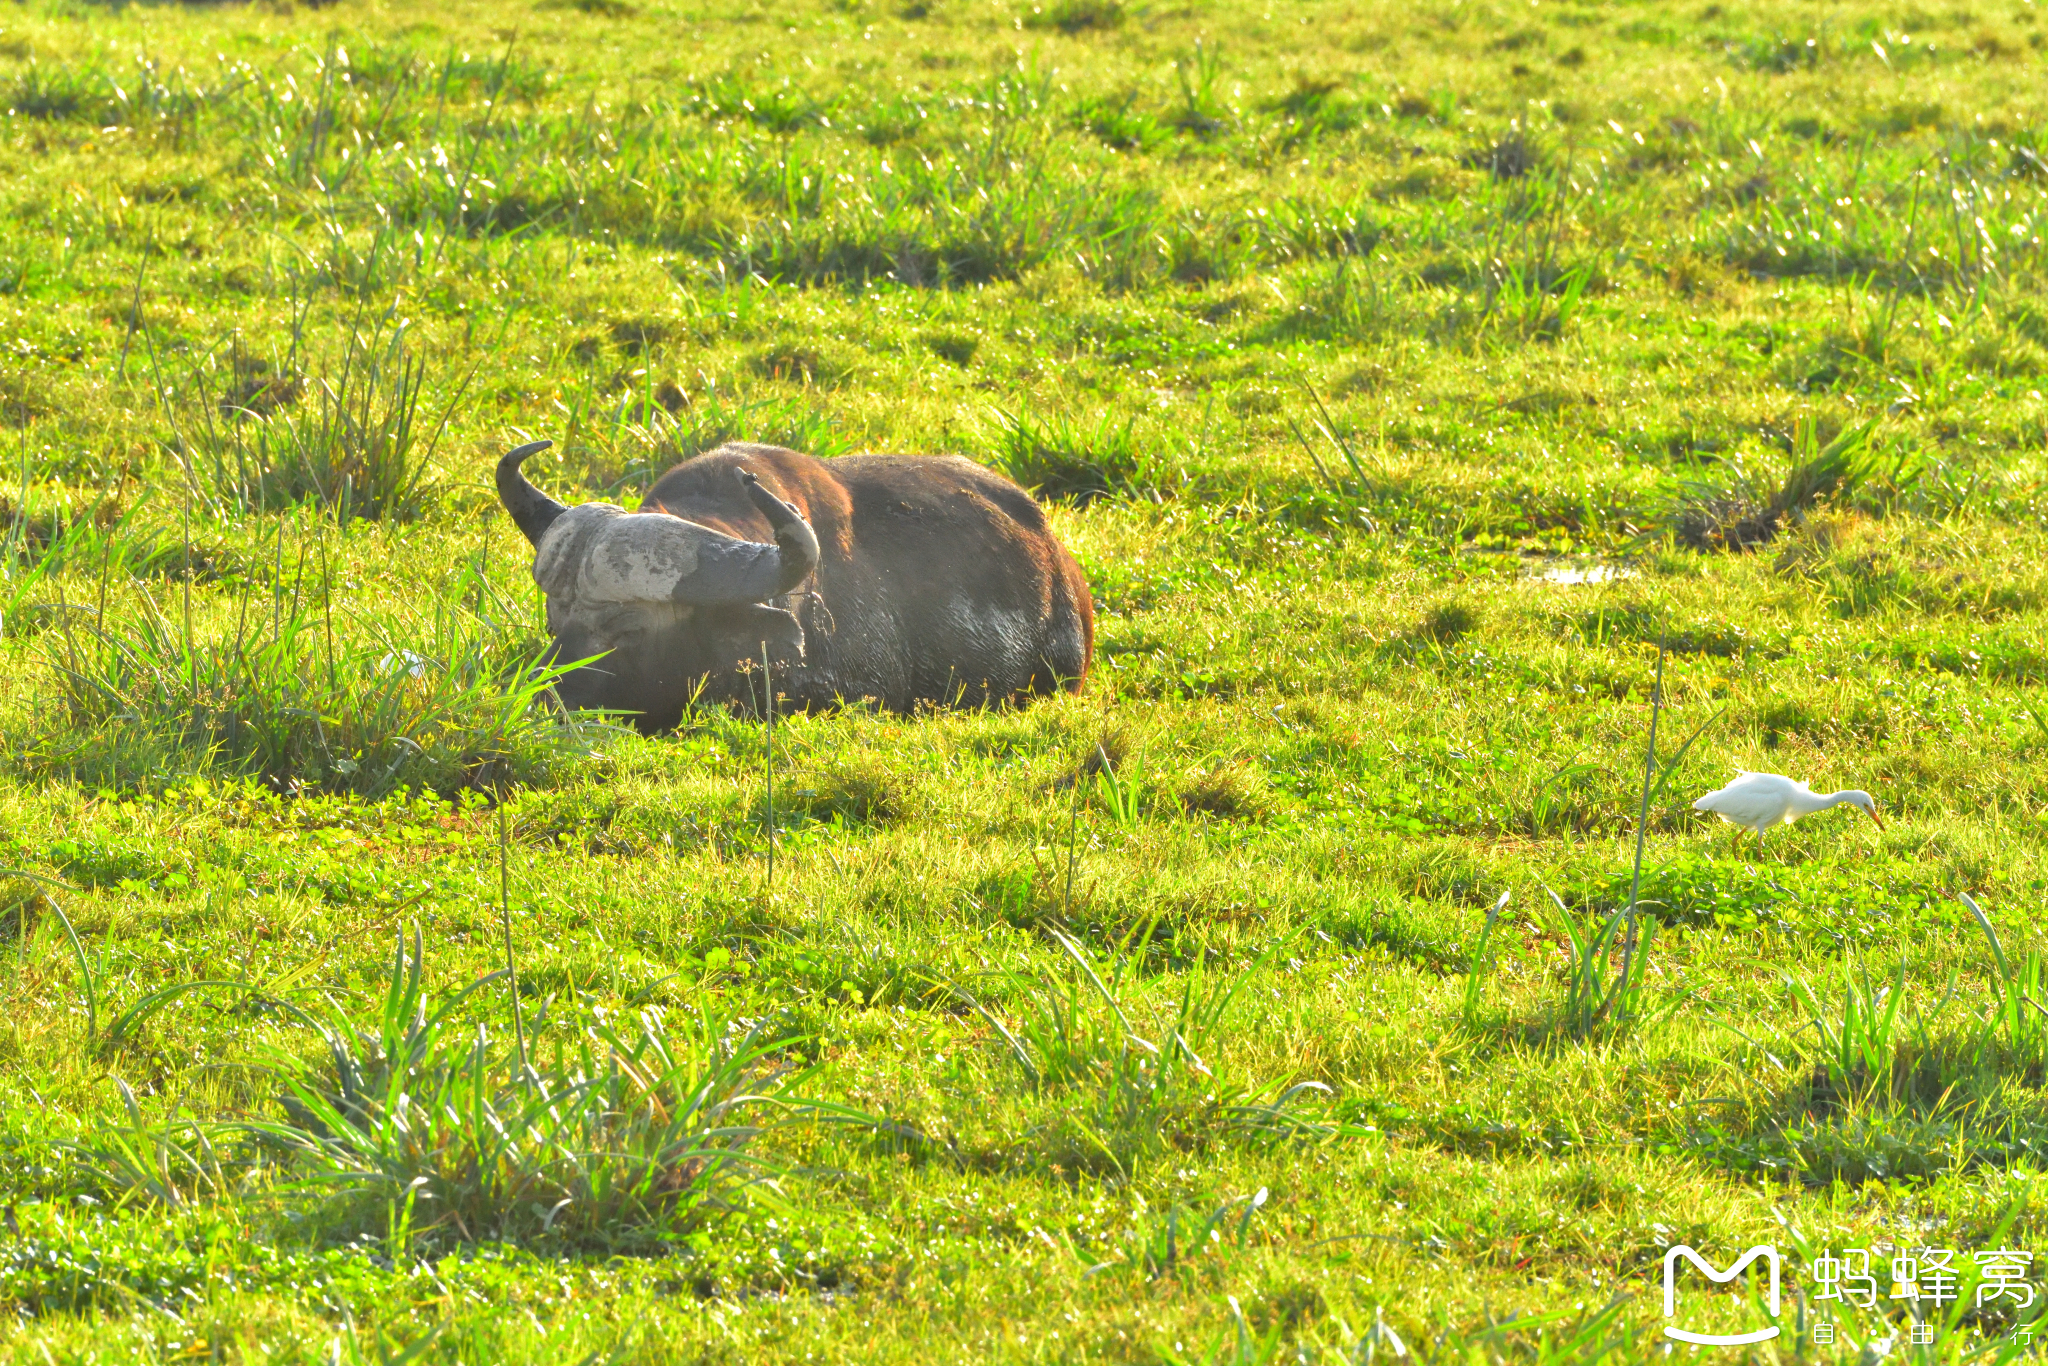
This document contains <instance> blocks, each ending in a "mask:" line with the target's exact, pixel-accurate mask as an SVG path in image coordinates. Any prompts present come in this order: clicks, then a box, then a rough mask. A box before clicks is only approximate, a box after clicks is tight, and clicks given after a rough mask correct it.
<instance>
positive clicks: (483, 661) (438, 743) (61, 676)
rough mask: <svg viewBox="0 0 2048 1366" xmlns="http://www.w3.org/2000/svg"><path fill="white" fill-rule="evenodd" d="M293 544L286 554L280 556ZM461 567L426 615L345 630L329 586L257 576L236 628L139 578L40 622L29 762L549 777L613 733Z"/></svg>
mask: <svg viewBox="0 0 2048 1366" xmlns="http://www.w3.org/2000/svg"><path fill="white" fill-rule="evenodd" d="M281 555H282V551H281V550H280V557H281ZM473 587H474V584H472V583H471V581H470V575H467V574H465V575H463V576H461V577H460V579H459V581H458V582H457V583H456V584H455V585H454V586H453V588H452V589H451V591H450V592H448V593H447V594H446V595H444V596H442V597H440V598H437V599H436V600H434V602H433V603H432V605H431V607H430V609H429V612H428V613H427V614H425V615H424V617H423V618H416V619H409V620H408V619H377V618H369V619H360V620H358V621H356V622H355V623H354V624H353V625H354V629H353V631H352V632H351V635H352V636H353V637H354V639H352V640H342V641H337V639H336V637H335V630H334V621H333V612H332V609H331V606H330V602H329V598H330V591H329V590H330V585H329V584H327V583H324V582H322V583H315V584H313V585H311V591H310V592H309V591H307V589H308V585H307V584H306V582H305V576H304V574H303V573H302V574H301V576H300V581H299V583H298V584H297V585H295V586H290V587H288V586H287V584H286V583H285V582H284V580H283V578H282V577H280V578H279V579H278V580H277V581H276V582H274V583H273V585H272V590H271V593H270V594H269V595H268V600H267V601H266V600H264V599H263V598H262V597H261V596H259V595H258V594H256V593H255V592H253V591H251V590H249V589H246V588H245V590H244V592H243V595H242V599H241V602H240V604H239V605H238V608H237V610H236V614H235V622H234V627H233V629H232V630H231V631H227V630H223V631H221V632H220V633H219V634H216V635H210V636H207V637H205V638H201V637H198V636H195V634H194V632H193V628H192V624H191V617H190V611H189V605H188V606H187V609H186V611H185V612H184V613H183V615H182V619H179V618H177V617H174V616H172V615H169V614H167V613H165V612H164V611H163V610H162V609H160V608H159V607H158V605H157V604H156V602H155V601H154V600H153V599H152V598H151V597H150V595H149V594H148V592H147V591H146V590H142V589H140V588H137V589H136V590H135V591H134V592H133V593H132V595H131V603H130V605H129V606H127V607H125V608H120V609H118V610H107V609H106V607H105V604H104V602H103V603H102V609H101V611H100V612H99V613H97V614H94V615H86V614H83V613H80V612H67V613H63V614H62V615H61V617H60V622H61V625H62V629H61V630H52V631H48V632H46V633H45V635H46V645H45V655H46V657H47V659H48V661H49V663H50V665H51V667H52V669H53V671H54V673H55V676H56V679H55V688H54V690H53V692H54V701H55V704H56V705H55V707H54V709H52V711H51V712H46V713H45V714H44V720H45V722H46V723H47V724H46V727H45V728H44V730H43V732H42V733H41V734H40V735H39V736H37V738H36V739H34V740H33V741H32V742H31V743H30V744H29V746H28V747H27V749H26V752H25V753H24V754H23V756H22V757H23V758H24V759H25V760H26V761H27V763H28V765H29V766H30V767H31V768H32V769H40V770H45V771H61V772H70V773H73V774H75V775H77V776H80V777H84V778H88V779H91V780H95V781H99V782H103V783H111V784H113V785H116V786H130V785H134V784H138V783H141V784H147V783H149V782H150V781H152V780H154V779H156V778H160V777H166V776H175V775H176V773H178V772H180V771H187V770H191V769H198V768H220V769H225V770H228V771H232V772H239V773H245V774H250V775H253V776H255V777H258V778H260V779H261V780H263V781H264V782H265V783H267V784H269V785H270V786H271V787H272V788H274V789H276V790H278V791H295V790H300V789H314V790H325V791H335V792H352V793H357V794H360V795H363V796H369V797H377V796H382V795H384V794H386V793H389V792H391V791H393V790H395V789H397V788H400V787H407V786H417V787H425V788H430V789H432V790H434V791H437V792H441V793H444V794H446V793H452V792H454V791H456V790H459V789H462V788H490V789H497V788H500V787H502V786H504V785H506V784H509V783H524V782H533V781H537V780H540V779H541V778H543V777H544V776H546V775H547V774H548V773H549V772H551V771H552V770H553V769H554V768H555V766H556V765H558V764H559V763H561V762H563V761H566V760H568V759H570V758H571V757H573V756H576V755H579V754H582V753H586V752H588V750H589V749H590V748H591V746H592V745H593V744H594V743H595V742H596V741H597V740H598V739H600V738H601V737H602V736H603V735H604V734H606V733H607V732H606V726H605V724H604V723H603V722H602V721H591V720H588V719H578V718H575V717H572V716H564V715H561V714H559V712H558V710H557V709H555V708H554V707H553V706H552V705H551V703H550V689H551V688H552V686H553V683H554V680H555V679H556V678H557V677H559V676H560V674H561V673H562V672H563V671H564V667H565V666H543V665H542V664H541V655H542V652H543V650H544V646H542V645H541V644H540V643H538V642H531V641H528V640H526V639H525V638H524V637H523V636H521V635H520V634H519V633H517V632H514V631H508V630H507V629H505V628H504V627H502V626H500V625H498V624H496V623H494V622H492V621H490V620H487V619H486V618H484V617H482V616H479V615H477V614H476V613H475V612H474V611H472V610H471V609H470V608H469V607H468V606H467V605H466V603H467V601H468V598H469V595H470V593H471V591H472V589H473Z"/></svg>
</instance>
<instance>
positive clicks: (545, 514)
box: [498, 441, 568, 546]
mask: <svg viewBox="0 0 2048 1366" xmlns="http://www.w3.org/2000/svg"><path fill="white" fill-rule="evenodd" d="M554 444H555V443H554V442H552V441H529V442H527V443H526V444H525V445H524V446H520V447H518V448H517V449H515V450H510V451H507V452H505V458H504V459H502V460H500V461H499V462H498V497H499V498H501V499H503V500H504V503H505V511H507V512H509V513H511V514H512V522H513V525H515V526H517V527H518V528H519V530H520V531H521V532H522V533H523V534H524V535H525V537H526V539H527V540H528V541H530V542H532V543H533V544H534V545H535V546H538V545H539V544H540V538H541V537H542V536H544V535H546V534H547V529H548V528H549V527H550V526H552V525H554V521H555V518H557V517H559V516H561V515H562V514H563V513H564V512H567V511H568V509H567V508H566V507H564V506H562V504H560V503H558V502H556V501H555V500H554V499H552V498H550V497H548V496H547V495H546V494H545V493H542V492H541V491H540V490H539V489H537V488H535V487H534V486H533V481H532V480H530V479H528V478H527V477H526V476H525V475H524V474H522V473H520V470H519V466H520V464H521V463H522V462H524V461H525V459H526V458H527V457H528V456H530V455H537V454H539V453H540V452H541V451H544V450H546V449H547V448H548V447H550V446H552V445H554Z"/></svg>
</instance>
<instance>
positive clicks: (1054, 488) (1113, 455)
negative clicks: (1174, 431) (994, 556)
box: [988, 409, 1157, 507]
mask: <svg viewBox="0 0 2048 1366" xmlns="http://www.w3.org/2000/svg"><path fill="white" fill-rule="evenodd" d="M988 448H989V454H990V455H991V457H992V461H991V463H993V464H994V465H995V467H996V468H997V469H999V470H1001V471H1002V472H1003V473H1004V474H1007V475H1008V476H1010V478H1012V479H1014V480H1016V481H1017V482H1018V483H1019V484H1022V485H1023V486H1024V487H1025V488H1027V489H1030V490H1031V491H1032V492H1033V493H1034V494H1036V495H1037V496H1038V497H1040V498H1043V499H1046V500H1048V501H1052V502H1061V503H1072V504H1074V505H1075V506H1077V507H1085V506H1087V505H1088V504H1089V503H1092V502H1094V501H1095V500H1096V499H1097V498H1101V497H1105V496H1107V495H1110V494H1129V493H1138V492H1143V491H1148V490H1150V489H1152V488H1154V487H1155V486H1156V483H1157V480H1156V473H1157V472H1156V471H1155V469H1154V462H1153V461H1152V460H1151V459H1150V458H1149V457H1148V456H1147V454H1146V453H1145V451H1144V449H1143V448H1142V447H1141V446H1140V445H1139V443H1138V437H1137V433H1136V431H1135V430H1134V429H1133V425H1132V423H1131V421H1130V420H1129V419H1125V420H1124V421H1123V422H1122V423H1118V422H1117V420H1116V419H1115V418H1114V417H1112V416H1111V415H1110V414H1108V413H1104V414H1103V415H1102V416H1101V417H1100V418H1098V419H1097V420H1096V422H1095V425H1094V426H1093V427H1090V426H1088V425H1087V424H1085V423H1083V422H1081V421H1079V420H1078V419H1076V418H1073V417H1070V416H1068V415H1066V414H1064V413H1030V412H1025V411H1022V410H1019V411H1016V412H1009V411H1004V410H1000V409H999V410H998V411H997V412H996V414H995V416H994V422H993V427H992V429H991V431H990V433H989V436H988Z"/></svg>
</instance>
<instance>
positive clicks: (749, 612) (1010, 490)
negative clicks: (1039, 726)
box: [498, 443, 1095, 731]
mask: <svg viewBox="0 0 2048 1366" xmlns="http://www.w3.org/2000/svg"><path fill="white" fill-rule="evenodd" d="M543 444H544V443H536V444H535V445H534V446H531V447H522V448H521V449H520V450H518V451H514V452H512V453H511V454H509V455H507V456H506V457H505V459H504V460H503V461H501V462H500V464H499V469H498V488H499V492H500V495H501V496H502V497H503V498H504V500H505V505H506V508H507V510H508V511H509V512H510V513H511V514H512V517H513V520H514V521H516V522H518V523H519V526H520V529H521V530H522V531H524V532H525V533H526V534H527V538H528V539H529V540H530V541H532V542H533V544H534V546H535V550H536V554H535V563H534V577H535V579H536V580H538V581H539V582H540V585H541V587H542V589H543V590H544V591H545V592H546V593H547V595H548V620H549V628H550V630H551V631H552V633H553V634H554V637H555V657H556V658H558V659H561V660H565V661H573V660H578V659H589V658H591V657H592V656H594V655H599V654H602V655H603V656H604V658H602V659H598V660H596V661H595V662H593V663H590V664H587V665H584V666H583V667H581V668H578V669H576V670H574V671H573V672H571V673H570V674H568V675H566V676H565V677H564V678H563V679H562V681H561V683H560V685H559V691H560V693H561V696H562V699H563V701H564V702H565V703H567V704H568V705H570V706H574V707H603V708H609V709H615V710H619V711H626V712H632V713H634V714H635V721H636V724H638V725H639V727H640V728H641V729H642V730H643V731H654V730H661V729H665V728H667V727H669V726H673V725H675V724H676V722H677V721H678V720H680V719H681V716H682V713H683V709H684V707H685V706H686V705H687V704H688V702H689V699H690V698H691V697H692V695H698V696H700V697H701V699H702V700H704V701H711V702H736V703H739V704H741V705H744V706H748V707H752V706H753V705H755V703H756V700H757V698H758V696H759V684H758V678H759V673H760V671H759V661H760V659H761V654H762V648H763V646H764V644H765V645H766V647H767V649H768V652H769V655H770V657H771V661H772V662H773V664H774V673H775V691H776V694H777V697H778V701H777V706H778V708H781V707H797V708H804V709H816V708H823V707H831V706H835V705H838V704H840V703H842V702H858V701H861V700H864V699H871V700H872V701H874V702H877V703H879V704H881V705H882V706H884V707H887V708H889V709H890V710H892V711H899V712H904V711H910V710H913V709H915V708H916V707H918V706H919V705H920V704H933V705H939V706H984V705H988V704H991V703H999V702H1007V701H1015V700H1021V699H1022V698H1024V697H1026V696H1028V695H1031V694H1035V693H1050V692H1052V691H1054V690H1056V689H1060V688H1066V689H1070V690H1071V689H1078V688H1079V687H1080V684H1081V680H1082V678H1083V676H1084V675H1085V674H1086V673H1087V670H1088V663H1089V658H1090V655H1091V653H1092V651H1093V647H1094V634H1095V621H1094V612H1093V608H1092V605H1091V603H1090V601H1089V596H1088V585H1087V582H1086V580H1085V579H1083V577H1082V575H1081V569H1080V566H1079V565H1077V564H1075V563H1074V558H1073V556H1072V555H1070V554H1068V553H1067V550H1066V548H1065V547H1064V546H1062V545H1061V544H1060V543H1059V541H1058V539H1057V538H1056V537H1054V535H1053V533H1052V530H1051V528H1049V527H1048V526H1047V525H1046V521H1045V515H1044V513H1043V512H1042V511H1041V510H1040V509H1039V506H1038V504H1037V503H1036V502H1034V501H1033V500H1032V498H1031V496H1030V495H1029V494H1027V493H1025V492H1024V491H1023V490H1022V489H1020V488H1018V487H1017V486H1016V485H1015V484H1013V483H1011V482H1010V481H1008V480H1007V479H1004V478H1002V477H1001V476H999V475H996V474H994V473H991V472H990V471H988V470H986V469H983V468H982V467H981V466H979V465H976V464H974V463H973V462H972V461H969V460H964V459H961V458H959V457H957V456H944V457H923V456H903V455H857V456H842V457H840V458H838V459H835V460H830V461H824V460H818V459H815V458H813V457H811V456H808V455H800V454H798V453H797V452H795V451H789V450H783V449H781V448H780V447H776V446H751V445H728V446H721V447H719V448H718V449H717V450H715V451H710V452H708V453H706V454H704V455H700V456H698V457H697V458H695V459H693V460H689V461H686V462H684V463H683V464H680V465H677V466H676V467H675V468H673V469H671V470H669V471H668V473H666V474H664V475H663V476H662V477H661V478H660V479H659V480H658V481H656V483H655V485H654V487H653V488H651V489H649V490H648V491H647V496H646V497H645V498H644V499H643V500H642V502H641V507H640V511H639V512H637V513H623V512H620V511H619V510H617V509H615V508H611V507H610V506H609V505H606V504H585V505H582V506H580V507H577V508H564V507H563V506H562V505H561V504H559V503H556V502H554V501H553V500H552V499H550V498H548V497H547V496H546V495H544V494H542V493H540V491H539V490H538V489H535V488H534V487H533V485H532V484H531V483H529V482H528V481H527V480H526V478H525V476H524V475H523V474H521V473H520V471H519V463H520V461H522V460H524V459H525V458H526V456H528V455H530V454H532V452H533V451H534V450H538V449H541V447H542V445H543ZM747 476H752V478H753V479H757V480H758V481H759V483H758V484H755V483H753V482H752V480H750V479H749V478H748V477H747ZM774 495H779V497H777V496H774ZM656 518H659V519H661V520H660V521H655V520H653V519H656ZM677 519H680V521H678V520H677ZM700 690H701V691H700Z"/></svg>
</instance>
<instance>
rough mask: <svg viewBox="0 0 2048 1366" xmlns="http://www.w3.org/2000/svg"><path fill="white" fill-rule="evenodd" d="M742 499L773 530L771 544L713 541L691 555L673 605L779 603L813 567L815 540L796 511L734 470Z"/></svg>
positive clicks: (744, 472) (748, 474) (747, 473)
mask: <svg viewBox="0 0 2048 1366" xmlns="http://www.w3.org/2000/svg"><path fill="white" fill-rule="evenodd" d="M738 474H739V478H740V483H741V485H742V486H743V487H744V488H745V489H746V491H747V498H748V499H749V500H750V501H751V502H752V503H753V505H754V506H755V507H757V508H759V509H760V511H761V515H762V516H764V517H766V518H767V519H768V525H769V526H771V527H773V528H774V529H775V544H774V545H764V544H762V543H761V542H758V541H743V540H739V539H737V538H726V537H719V538H718V539H717V540H712V541H707V542H704V543H703V544H701V545H700V546H699V547H698V550H697V569H696V572H695V573H693V574H690V575H688V576H686V577H685V578H684V579H683V580H682V581H681V582H679V583H677V584H676V587H675V594H674V596H675V599H676V601H678V602H693V603H706V604H710V603H733V602H766V601H767V600H768V599H770V598H779V597H781V596H782V595H783V594H784V593H787V592H788V591H789V590H790V589H792V588H794V587H796V586H797V585H798V584H800V583H802V582H803V581H804V580H805V579H807V578H809V577H810V574H811V571H812V570H814V569H816V568H817V567H818V537H817V534H816V533H815V532H813V531H812V530H811V526H810V523H808V522H806V521H805V520H804V519H803V517H802V516H801V515H800V514H799V513H798V512H797V510H796V509H795V508H793V507H791V506H790V505H789V504H788V503H785V502H783V501H782V500H781V499H780V498H777V497H776V496H775V495H774V494H772V493H770V492H769V491H768V490H767V489H765V488H763V487H762V486H761V481H760V480H758V479H756V478H755V477H754V476H753V474H752V473H751V472H750V471H747V470H740V471H738Z"/></svg>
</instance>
